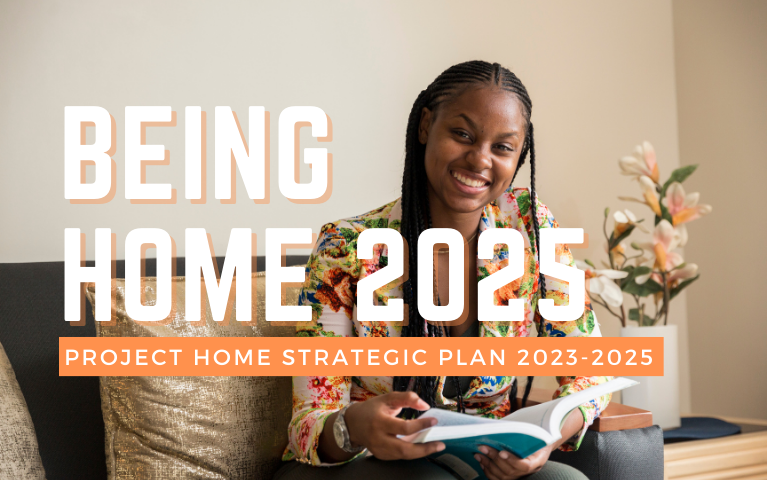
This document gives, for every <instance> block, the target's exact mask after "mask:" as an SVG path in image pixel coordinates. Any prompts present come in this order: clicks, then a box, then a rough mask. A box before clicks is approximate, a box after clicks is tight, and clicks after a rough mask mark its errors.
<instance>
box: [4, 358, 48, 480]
mask: <svg viewBox="0 0 767 480" xmlns="http://www.w3.org/2000/svg"><path fill="white" fill-rule="evenodd" d="M0 478H24V479H39V478H45V471H44V470H43V462H42V461H41V460H40V452H38V450H37V437H36V436H35V427H34V425H32V417H30V416H29V411H28V410H27V402H25V401H24V395H22V393H21V389H20V388H19V383H18V382H17V381H16V375H15V374H14V373H13V367H12V366H11V362H10V361H9V360H8V357H7V356H6V355H5V350H4V349H3V346H2V345H0Z"/></svg>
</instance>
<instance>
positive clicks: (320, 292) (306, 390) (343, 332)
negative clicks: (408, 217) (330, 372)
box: [283, 188, 611, 465]
mask: <svg viewBox="0 0 767 480" xmlns="http://www.w3.org/2000/svg"><path fill="white" fill-rule="evenodd" d="M401 212H402V211H401V206H400V201H399V200H395V201H393V202H391V203H388V204H386V205H384V206H383V207H380V208H377V209H375V210H373V211H370V212H368V213H365V214H363V215H360V216H357V217H352V218H348V219H345V220H339V221H337V222H333V223H328V224H326V225H325V226H323V227H322V230H321V232H320V236H319V238H318V240H317V244H316V246H315V247H314V251H313V252H312V254H311V256H310V257H309V263H308V264H307V266H306V273H307V278H306V282H305V283H304V285H303V288H302V290H301V293H300V297H299V305H309V306H311V307H312V312H313V314H312V316H313V319H315V320H316V321H317V322H316V325H313V326H309V327H298V328H297V335H298V336H310V337H328V336H352V335H353V336H363V337H395V336H399V335H400V331H401V328H402V327H401V322H362V323H361V322H359V321H358V320H357V318H356V287H357V282H358V281H359V280H360V279H361V278H363V277H365V276H367V275H370V274H372V273H374V272H376V271H377V270H379V269H381V268H383V267H385V266H386V258H387V252H386V247H385V246H383V245H377V246H376V249H378V250H376V251H374V256H373V259H371V260H360V259H358V258H357V237H358V236H359V234H360V232H362V231H363V230H365V229H368V228H394V229H397V230H399V227H400V219H401ZM530 212H531V208H530V192H529V190H528V189H526V188H509V189H508V190H507V191H506V192H504V194H503V195H502V196H501V197H500V198H498V199H496V200H495V201H494V202H492V203H490V204H488V205H487V206H486V207H485V208H484V210H483V212H482V216H481V220H480V232H482V231H484V230H486V229H488V228H514V229H516V230H517V231H519V232H520V233H522V237H523V239H524V241H525V265H526V268H525V274H524V276H523V277H522V278H520V279H518V280H516V281H514V282H512V283H510V284H508V285H506V286H505V287H503V288H501V289H499V290H497V291H496V292H495V300H494V301H495V304H496V305H504V304H507V302H508V300H509V299H512V298H524V299H525V300H526V302H525V320H524V321H523V322H480V327H479V332H480V333H479V335H480V336H484V337H526V336H529V335H530V331H531V327H532V325H533V322H535V324H536V327H537V328H543V334H544V335H546V336H551V337H579V336H600V332H599V326H598V324H597V322H596V317H595V315H594V312H593V311H592V308H591V303H590V302H589V300H588V295H587V297H586V308H585V310H584V313H583V316H582V317H581V318H579V319H578V320H576V321H572V322H560V323H549V322H547V321H546V320H545V319H543V318H542V317H541V316H540V314H539V313H538V312H537V308H536V305H537V302H538V282H537V281H536V279H537V278H538V262H537V255H535V251H534V247H535V236H534V235H535V234H534V233H533V229H532V221H531V217H530ZM537 213H538V222H539V225H540V228H556V227H558V225H557V222H556V221H555V220H554V217H553V216H552V214H551V212H550V211H549V209H548V208H547V207H546V206H545V205H543V204H542V203H540V201H539V200H538V204H537ZM379 247H380V249H379ZM556 255H557V261H559V262H560V263H563V264H565V265H569V266H574V265H575V262H574V260H573V257H572V254H571V253H570V250H569V249H568V248H567V246H565V245H558V246H557V252H556ZM507 263H508V249H507V248H506V247H505V246H504V247H502V248H500V246H496V252H495V256H494V258H493V259H492V260H481V259H477V269H478V272H477V277H478V280H481V279H483V278H485V277H487V276H489V275H491V274H492V273H494V272H496V271H498V270H500V269H501V268H503V267H504V266H506V264H507ZM546 289H547V292H546V297H547V298H551V299H553V300H554V302H555V304H556V305H560V304H565V303H567V301H568V300H567V299H568V285H567V283H566V282H560V281H558V280H556V279H554V278H548V277H547V278H546ZM376 293H377V295H378V301H379V303H384V304H385V303H386V302H387V300H388V298H389V297H390V296H391V297H392V298H402V291H401V287H399V286H385V287H383V288H382V289H379V290H378V291H377V292H376ZM541 321H542V322H543V325H542V327H541ZM610 378H611V377H557V380H558V381H559V385H560V386H559V388H558V389H557V391H556V392H555V394H554V398H557V397H561V396H565V395H569V394H571V393H574V392H577V391H580V390H583V389H584V388H588V387H590V386H592V385H597V384H599V383H602V382H605V381H607V380H609V379H610ZM513 380H514V377H513V376H506V377H476V378H474V380H473V381H472V383H471V385H470V388H469V390H468V391H467V392H466V394H465V395H464V404H465V407H466V413H468V414H473V415H481V416H483V417H490V418H501V417H504V416H505V415H507V414H508V413H509V412H510V400H509V392H510V389H511V384H512V381H513ZM444 384H445V377H440V378H439V381H438V385H437V398H436V399H435V400H436V406H437V407H439V408H446V409H455V408H456V402H455V400H451V399H448V398H445V397H444V396H443V395H442V389H443V387H444ZM391 390H392V377H333V376H320V377H317V376H314V377H293V418H292V420H291V422H290V425H289V427H288V429H289V432H288V433H289V443H288V446H287V448H286V450H285V454H284V456H283V460H294V459H295V460H298V461H301V462H304V463H309V464H312V465H330V464H328V463H323V462H322V461H321V459H320V458H319V456H318V454H317V445H318V441H319V437H320V434H321V433H322V430H323V428H324V425H325V421H326V420H327V418H328V417H329V416H330V415H331V414H333V412H336V411H338V410H340V409H341V408H343V407H344V406H345V405H347V404H349V403H350V402H359V401H364V400H366V399H368V398H371V397H373V396H376V395H382V394H385V393H388V392H391ZM609 401H610V395H606V396H604V397H601V398H598V399H596V400H593V401H591V402H589V403H586V404H583V405H581V406H580V411H581V412H582V414H583V419H584V426H583V429H582V431H581V432H580V434H579V435H577V436H576V437H574V438H573V439H571V440H570V441H568V442H567V443H565V444H563V445H562V447H560V448H561V449H563V450H574V449H577V448H578V446H579V445H580V443H581V440H582V438H583V435H584V434H585V433H586V429H587V428H588V426H589V425H591V424H592V422H593V421H594V419H595V418H596V417H598V416H599V414H600V412H602V411H603V410H604V409H605V407H606V406H607V404H608V402H609Z"/></svg>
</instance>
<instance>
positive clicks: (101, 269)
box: [64, 228, 112, 322]
mask: <svg viewBox="0 0 767 480" xmlns="http://www.w3.org/2000/svg"><path fill="white" fill-rule="evenodd" d="M81 282H96V321H97V322H108V321H109V320H111V318H112V230H111V229H109V228H97V229H96V266H94V267H81V266H80V229H79V228H65V229H64V320H66V321H67V322H79V321H80V283H81Z"/></svg>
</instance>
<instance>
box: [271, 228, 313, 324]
mask: <svg viewBox="0 0 767 480" xmlns="http://www.w3.org/2000/svg"><path fill="white" fill-rule="evenodd" d="M311 241H312V229H311V228H267V229H266V275H267V278H269V281H268V282H266V320H267V321H269V322H311V321H312V307H310V306H308V305H301V306H298V305H286V306H283V305H282V295H281V293H282V286H281V284H282V283H287V282H303V281H304V280H305V277H304V271H305V270H304V267H283V266H282V245H283V244H285V243H287V244H291V243H293V244H295V243H299V244H300V243H303V244H306V243H309V242H311Z"/></svg>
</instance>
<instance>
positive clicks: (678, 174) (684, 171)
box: [660, 165, 698, 198]
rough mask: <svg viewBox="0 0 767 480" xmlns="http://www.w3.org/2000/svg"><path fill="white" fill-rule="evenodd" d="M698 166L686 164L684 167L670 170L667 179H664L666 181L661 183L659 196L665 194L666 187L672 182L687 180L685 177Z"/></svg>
mask: <svg viewBox="0 0 767 480" xmlns="http://www.w3.org/2000/svg"><path fill="white" fill-rule="evenodd" d="M696 168H698V166H697V165H686V166H684V167H679V168H677V169H676V170H674V171H673V172H671V176H670V177H668V180H666V183H664V184H663V189H662V190H661V192H660V196H661V198H663V197H665V196H666V189H667V188H668V187H669V185H671V184H672V183H674V182H679V183H682V182H684V181H685V180H687V177H689V176H690V175H692V172H694V171H695V169H696Z"/></svg>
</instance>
